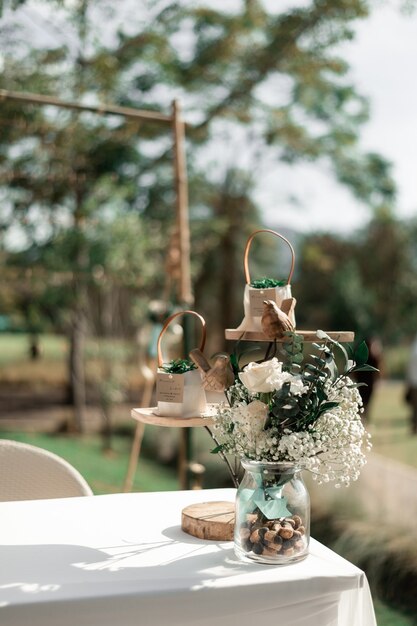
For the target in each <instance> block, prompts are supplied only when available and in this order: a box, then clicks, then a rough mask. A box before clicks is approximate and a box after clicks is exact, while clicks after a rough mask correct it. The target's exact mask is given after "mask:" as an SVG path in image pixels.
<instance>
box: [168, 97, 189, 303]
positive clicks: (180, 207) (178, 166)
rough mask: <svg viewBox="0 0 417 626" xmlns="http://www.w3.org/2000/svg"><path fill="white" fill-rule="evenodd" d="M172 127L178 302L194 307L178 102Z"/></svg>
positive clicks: (183, 153)
mask: <svg viewBox="0 0 417 626" xmlns="http://www.w3.org/2000/svg"><path fill="white" fill-rule="evenodd" d="M172 126H173V135H174V177H175V190H176V217H177V229H178V240H179V250H180V279H179V284H178V292H177V295H178V301H179V302H180V303H181V304H184V305H187V306H189V305H192V303H193V300H194V298H193V295H192V292H191V273H190V226H189V217H188V183H187V166H186V159H185V127H184V122H183V120H182V119H181V110H180V105H179V103H178V101H177V100H174V102H173V103H172Z"/></svg>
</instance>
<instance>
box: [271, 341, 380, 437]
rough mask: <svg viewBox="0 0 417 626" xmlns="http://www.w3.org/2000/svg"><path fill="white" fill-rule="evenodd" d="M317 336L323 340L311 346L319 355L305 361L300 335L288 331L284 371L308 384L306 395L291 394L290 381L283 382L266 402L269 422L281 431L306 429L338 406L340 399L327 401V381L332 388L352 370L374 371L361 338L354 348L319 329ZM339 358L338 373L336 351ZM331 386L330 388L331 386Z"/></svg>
mask: <svg viewBox="0 0 417 626" xmlns="http://www.w3.org/2000/svg"><path fill="white" fill-rule="evenodd" d="M317 335H318V337H319V339H323V340H324V343H322V344H319V343H313V344H312V347H313V348H314V349H315V350H317V352H318V354H311V355H310V358H311V361H312V362H308V363H305V364H304V365H303V366H302V367H301V365H300V364H301V363H302V362H303V360H304V357H303V354H302V350H303V338H302V337H301V336H300V335H296V334H295V333H288V336H289V341H288V342H287V343H286V344H285V346H284V349H285V351H286V353H287V364H286V365H285V370H286V371H289V372H290V373H291V374H299V375H300V376H301V378H302V381H303V383H304V385H306V386H307V387H308V391H307V393H306V394H302V395H294V394H292V393H291V383H284V384H283V385H282V387H281V389H279V390H278V391H275V392H274V393H273V395H272V397H271V399H270V402H269V421H270V423H271V424H272V425H273V426H275V427H276V428H278V429H279V430H280V431H281V432H283V431H284V430H285V429H289V430H291V431H293V432H300V431H304V430H306V429H307V428H308V427H309V426H311V425H312V424H314V423H315V422H316V421H317V420H318V418H319V417H320V416H321V415H322V414H323V413H324V412H326V411H330V410H331V409H332V408H335V407H337V406H338V405H339V402H332V401H329V399H328V398H329V393H328V389H329V383H330V385H331V387H333V386H336V385H338V383H340V382H341V381H342V380H343V379H346V378H349V376H350V375H351V374H353V373H354V372H364V371H368V372H371V371H374V372H375V371H377V369H376V368H375V367H373V366H372V365H368V364H367V363H366V362H367V360H368V356H369V352H368V347H367V345H366V343H365V342H364V341H363V342H362V343H360V344H359V345H358V346H357V347H356V348H353V347H351V346H348V348H347V349H345V348H344V347H343V346H342V345H341V344H340V343H339V342H338V341H335V340H334V339H331V338H330V337H329V336H328V335H327V334H326V333H324V332H323V331H318V332H317ZM336 351H338V352H339V353H340V355H341V357H342V367H341V373H339V367H338V366H337V364H336V358H335V352H336ZM349 384H350V385H351V386H356V387H358V386H360V383H354V382H353V381H349ZM331 387H330V388H331Z"/></svg>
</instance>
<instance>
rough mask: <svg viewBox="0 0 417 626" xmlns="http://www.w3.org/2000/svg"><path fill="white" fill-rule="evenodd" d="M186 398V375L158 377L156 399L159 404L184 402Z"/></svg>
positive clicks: (159, 374) (158, 375)
mask: <svg viewBox="0 0 417 626" xmlns="http://www.w3.org/2000/svg"><path fill="white" fill-rule="evenodd" d="M183 397H184V374H166V373H164V372H158V373H157V375H156V399H157V401H158V402H182V401H183Z"/></svg>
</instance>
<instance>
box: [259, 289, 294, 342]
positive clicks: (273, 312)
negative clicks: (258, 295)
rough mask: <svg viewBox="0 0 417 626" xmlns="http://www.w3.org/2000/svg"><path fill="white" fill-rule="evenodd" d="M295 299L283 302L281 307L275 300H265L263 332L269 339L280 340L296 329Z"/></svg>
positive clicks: (262, 322)
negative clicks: (286, 333)
mask: <svg viewBox="0 0 417 626" xmlns="http://www.w3.org/2000/svg"><path fill="white" fill-rule="evenodd" d="M296 302H297V301H296V299H295V298H287V299H286V300H283V301H282V303H281V306H280V307H279V306H278V304H277V303H276V302H274V300H264V312H263V315H262V319H261V324H262V330H263V332H264V335H265V336H266V337H268V339H279V338H280V337H283V335H284V333H285V332H288V331H290V332H292V331H293V330H294V329H295V323H294V308H295V305H296Z"/></svg>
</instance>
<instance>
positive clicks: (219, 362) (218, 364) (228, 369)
mask: <svg viewBox="0 0 417 626" xmlns="http://www.w3.org/2000/svg"><path fill="white" fill-rule="evenodd" d="M190 359H191V360H192V361H193V363H195V364H196V365H197V367H198V369H199V370H200V372H201V374H202V379H203V387H204V389H205V390H206V391H224V390H225V389H227V388H228V387H230V386H231V385H233V383H234V382H235V376H234V374H233V369H232V365H231V363H230V357H229V356H228V355H227V354H219V355H218V356H216V358H215V360H214V363H213V365H211V364H210V361H208V359H207V358H206V357H205V356H204V354H203V353H202V352H201V350H198V348H196V349H195V350H191V352H190Z"/></svg>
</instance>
